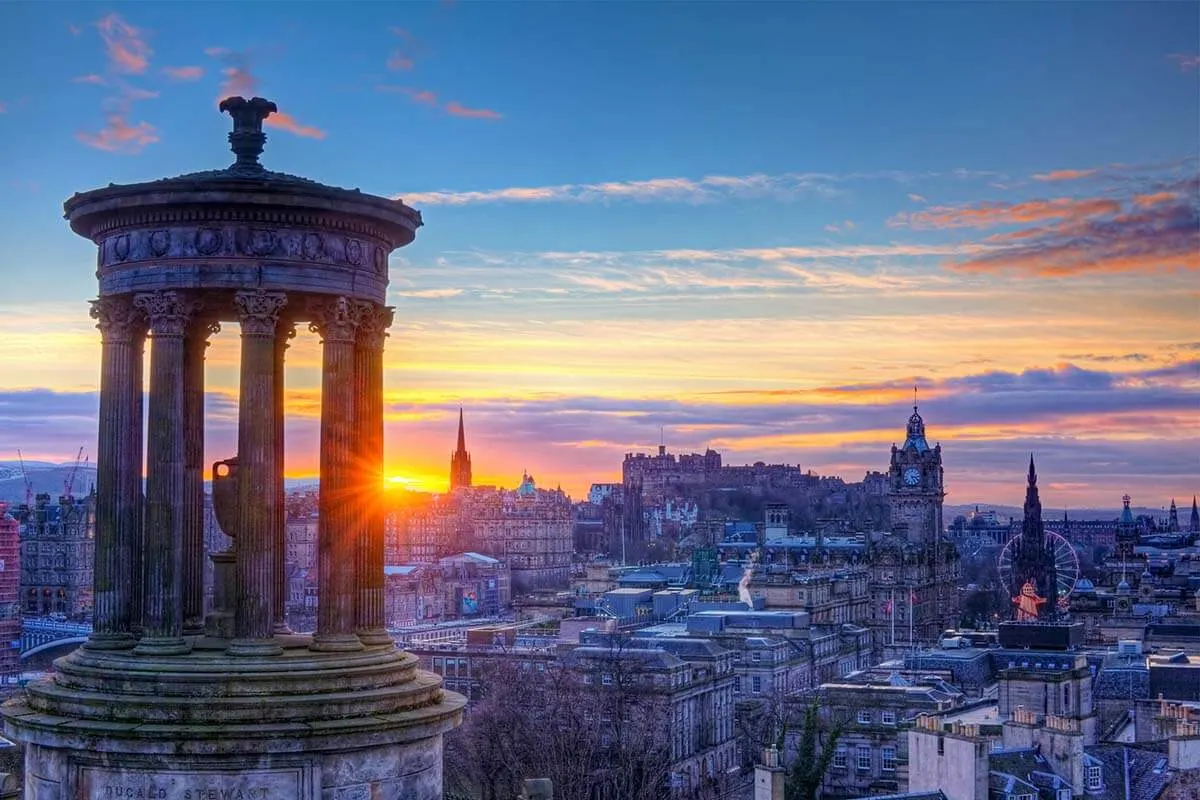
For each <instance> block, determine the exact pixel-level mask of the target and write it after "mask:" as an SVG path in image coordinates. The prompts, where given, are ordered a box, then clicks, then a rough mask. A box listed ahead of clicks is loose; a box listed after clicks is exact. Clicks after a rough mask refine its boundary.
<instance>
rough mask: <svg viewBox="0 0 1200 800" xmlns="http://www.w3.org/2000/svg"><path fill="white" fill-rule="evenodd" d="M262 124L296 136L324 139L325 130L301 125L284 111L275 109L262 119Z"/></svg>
mask: <svg viewBox="0 0 1200 800" xmlns="http://www.w3.org/2000/svg"><path fill="white" fill-rule="evenodd" d="M263 125H266V126H267V127H269V128H279V129H280V130H285V131H288V132H289V133H294V134H296V135H297V136H307V137H309V138H310V139H324V138H325V131H323V130H321V129H320V128H316V127H313V126H312V125H301V124H300V123H299V122H297V121H296V118H295V117H293V116H292V115H291V114H288V113H287V112H284V111H276V112H275V113H274V114H272V115H271V116H269V117H267V118H266V119H265V120H263Z"/></svg>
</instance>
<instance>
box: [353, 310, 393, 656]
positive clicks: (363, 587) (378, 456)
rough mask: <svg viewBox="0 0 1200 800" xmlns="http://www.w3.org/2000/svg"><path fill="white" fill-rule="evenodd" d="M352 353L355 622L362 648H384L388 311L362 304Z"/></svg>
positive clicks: (385, 633) (389, 324)
mask: <svg viewBox="0 0 1200 800" xmlns="http://www.w3.org/2000/svg"><path fill="white" fill-rule="evenodd" d="M360 308H361V309H362V311H361V315H362V319H361V321H360V322H359V326H358V341H357V343H356V346H355V350H354V387H355V388H354V393H355V397H354V399H355V406H354V425H355V428H356V429H357V432H358V448H357V453H356V458H355V460H356V463H357V464H358V470H357V472H358V475H357V476H356V480H357V483H358V486H357V487H356V488H357V492H356V494H357V495H358V497H359V498H360V499H359V501H358V502H356V503H355V504H354V505H355V508H356V510H357V511H358V520H357V522H358V543H357V551H358V552H357V554H356V558H355V567H356V569H355V572H356V575H355V600H356V602H355V623H356V626H357V630H358V636H359V639H361V640H362V642H363V644H368V645H374V644H383V645H390V644H391V643H392V638H391V637H390V636H389V635H388V632H387V628H386V627H385V625H384V614H383V528H384V519H383V504H382V503H381V502H380V495H381V493H382V491H383V343H384V339H385V338H387V329H388V328H389V327H390V326H391V324H392V309H390V308H384V307H381V306H377V305H375V304H373V303H364V304H362V305H361V306H360Z"/></svg>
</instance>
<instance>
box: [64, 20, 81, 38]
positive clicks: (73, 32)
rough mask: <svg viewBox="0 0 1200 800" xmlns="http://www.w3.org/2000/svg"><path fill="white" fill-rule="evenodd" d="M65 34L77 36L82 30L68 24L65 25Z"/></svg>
mask: <svg viewBox="0 0 1200 800" xmlns="http://www.w3.org/2000/svg"><path fill="white" fill-rule="evenodd" d="M67 32H68V33H70V34H71V35H72V36H78V35H79V34H81V33H83V28H81V27H79V26H78V25H72V24H71V23H69V22H68V23H67Z"/></svg>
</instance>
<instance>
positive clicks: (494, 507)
mask: <svg viewBox="0 0 1200 800" xmlns="http://www.w3.org/2000/svg"><path fill="white" fill-rule="evenodd" d="M463 503H464V506H463V513H464V515H465V516H466V518H467V519H468V520H469V521H470V531H471V533H470V536H471V540H470V544H471V548H472V549H473V550H475V551H478V552H480V553H484V554H486V555H490V556H493V557H495V558H498V559H500V560H501V561H504V562H505V563H506V564H508V567H509V569H510V570H512V583H513V592H514V593H521V592H531V591H536V590H541V589H565V588H566V587H567V585H568V583H569V582H570V577H571V552H572V541H571V536H572V526H573V523H572V508H571V499H570V498H569V497H568V496H567V495H566V494H565V493H564V492H563V491H562V490H561V489H554V490H546V489H539V488H538V487H537V485H536V484H535V483H534V480H533V476H531V475H529V474H525V475H524V476H522V478H521V483H520V485H519V486H518V487H517V488H516V490H514V491H506V490H503V489H486V488H476V489H474V490H472V491H471V492H470V494H469V495H468V496H466V497H464V499H463Z"/></svg>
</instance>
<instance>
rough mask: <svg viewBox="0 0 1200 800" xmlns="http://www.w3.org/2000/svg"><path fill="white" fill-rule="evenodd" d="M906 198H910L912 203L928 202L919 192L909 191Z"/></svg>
mask: <svg viewBox="0 0 1200 800" xmlns="http://www.w3.org/2000/svg"><path fill="white" fill-rule="evenodd" d="M908 199H909V200H912V201H913V202H914V203H928V202H929V201H928V200H926V199H925V198H924V197H922V196H921V195H919V194H911V193H910V194H909V195H908Z"/></svg>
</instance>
